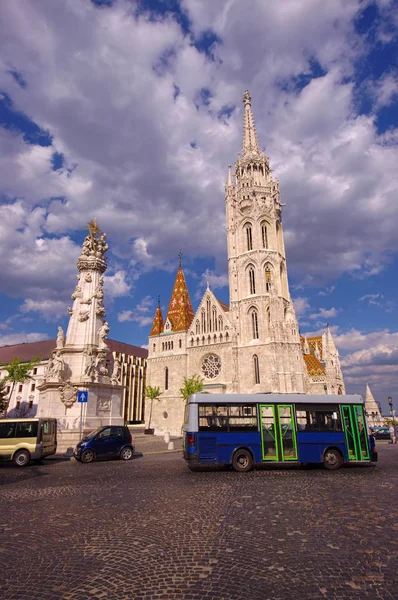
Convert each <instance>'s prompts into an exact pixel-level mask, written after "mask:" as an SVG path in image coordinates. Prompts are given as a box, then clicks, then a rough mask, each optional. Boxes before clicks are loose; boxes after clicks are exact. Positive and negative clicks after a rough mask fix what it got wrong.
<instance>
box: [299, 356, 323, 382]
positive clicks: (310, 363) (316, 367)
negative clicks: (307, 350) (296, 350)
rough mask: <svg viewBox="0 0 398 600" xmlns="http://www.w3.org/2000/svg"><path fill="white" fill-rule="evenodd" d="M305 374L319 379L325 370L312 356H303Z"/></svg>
mask: <svg viewBox="0 0 398 600" xmlns="http://www.w3.org/2000/svg"><path fill="white" fill-rule="evenodd" d="M303 358H304V362H305V366H306V367H307V373H308V375H309V376H310V377H317V376H318V377H319V376H322V375H325V369H324V368H323V366H322V365H321V363H320V362H319V360H318V359H317V357H316V356H314V355H313V354H303Z"/></svg>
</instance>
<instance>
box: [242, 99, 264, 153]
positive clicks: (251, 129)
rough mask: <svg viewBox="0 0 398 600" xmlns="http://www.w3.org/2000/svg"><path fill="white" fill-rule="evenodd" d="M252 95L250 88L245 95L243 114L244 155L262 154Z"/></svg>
mask: <svg viewBox="0 0 398 600" xmlns="http://www.w3.org/2000/svg"><path fill="white" fill-rule="evenodd" d="M251 101H252V99H251V96H250V94H249V92H248V90H246V91H245V93H244V95H243V105H244V107H245V108H244V116H243V143H242V156H243V157H245V156H247V155H249V154H260V148H259V145H258V139H257V133H256V127H255V125H254V117H253V112H252V106H251Z"/></svg>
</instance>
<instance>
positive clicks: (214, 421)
mask: <svg viewBox="0 0 398 600" xmlns="http://www.w3.org/2000/svg"><path fill="white" fill-rule="evenodd" d="M199 431H228V407H227V406H209V405H206V404H205V405H199Z"/></svg>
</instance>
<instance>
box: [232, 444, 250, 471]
mask: <svg viewBox="0 0 398 600" xmlns="http://www.w3.org/2000/svg"><path fill="white" fill-rule="evenodd" d="M232 468H233V470H234V471H238V472H239V473H247V471H250V470H251V469H252V468H253V457H252V455H251V454H250V452H249V451H248V450H245V449H244V448H242V450H237V451H236V452H235V454H234V456H233V459H232Z"/></svg>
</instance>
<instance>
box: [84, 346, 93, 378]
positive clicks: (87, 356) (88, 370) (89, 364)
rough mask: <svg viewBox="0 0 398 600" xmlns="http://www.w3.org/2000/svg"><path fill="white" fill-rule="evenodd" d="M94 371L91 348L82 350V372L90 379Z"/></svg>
mask: <svg viewBox="0 0 398 600" xmlns="http://www.w3.org/2000/svg"><path fill="white" fill-rule="evenodd" d="M94 373H95V355H94V354H93V351H92V350H91V349H87V350H85V351H84V374H85V376H86V377H88V378H90V379H92V377H93V376H94Z"/></svg>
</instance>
